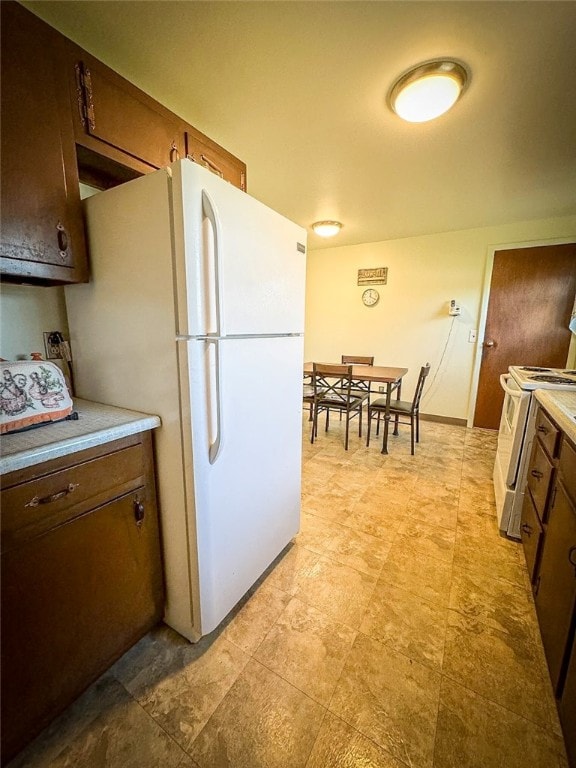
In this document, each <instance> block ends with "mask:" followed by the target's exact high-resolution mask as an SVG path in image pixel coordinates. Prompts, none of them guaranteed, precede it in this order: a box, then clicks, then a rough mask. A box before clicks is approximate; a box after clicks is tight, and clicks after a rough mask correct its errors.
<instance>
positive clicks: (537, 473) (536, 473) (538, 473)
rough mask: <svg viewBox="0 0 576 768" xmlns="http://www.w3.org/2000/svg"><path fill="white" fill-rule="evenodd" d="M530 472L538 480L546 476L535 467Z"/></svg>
mask: <svg viewBox="0 0 576 768" xmlns="http://www.w3.org/2000/svg"><path fill="white" fill-rule="evenodd" d="M530 474H531V475H532V477H535V478H536V480H541V479H542V478H543V477H544V475H543V474H542V472H539V471H538V470H537V469H533V470H532V471H531V472H530Z"/></svg>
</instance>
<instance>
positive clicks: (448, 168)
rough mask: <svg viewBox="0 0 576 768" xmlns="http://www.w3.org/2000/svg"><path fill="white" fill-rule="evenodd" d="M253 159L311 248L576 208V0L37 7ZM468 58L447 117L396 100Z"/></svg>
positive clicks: (163, 0)
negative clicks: (403, 109)
mask: <svg viewBox="0 0 576 768" xmlns="http://www.w3.org/2000/svg"><path fill="white" fill-rule="evenodd" d="M24 4H25V5H26V6H27V7H29V8H30V9H32V10H33V11H34V12H35V13H37V14H38V15H39V16H41V17H42V18H44V19H45V20H46V21H48V22H49V23H51V24H52V25H53V26H55V27H57V28H58V29H60V30H61V31H62V32H63V33H64V34H66V35H67V36H68V37H70V38H72V39H73V40H75V41H76V42H78V43H79V44H80V45H81V46H83V47H84V48H85V49H87V50H89V51H90V52H92V53H93V54H95V55H96V56H97V57H98V58H100V59H101V60H103V61H104V62H106V63H107V64H109V65H110V66H111V67H113V68H114V69H116V70H117V71H118V72H120V73H121V74H123V75H124V76H125V77H127V78H128V79H129V80H131V81H132V82H134V83H136V84H137V85H138V86H139V87H141V88H142V89H143V90H145V91H146V92H148V93H149V94H151V95H152V96H154V97H155V98H156V99H158V100H159V101H161V102H162V103H164V104H165V105H166V106H168V107H169V108H170V109H172V110H173V111H174V112H176V113H178V114H180V115H181V116H182V117H183V118H185V119H186V120H188V121H189V122H190V123H192V124H193V125H195V126H196V127H197V128H198V129H199V130H201V131H203V132H204V133H206V134H208V135H209V136H210V137H211V138H213V139H214V140H215V141H217V142H218V143H220V144H222V145H223V146H224V147H226V148H227V149H229V150H230V151H231V152H233V153H234V154H235V155H237V156H238V157H240V158H242V159H243V160H244V161H245V162H246V164H247V166H248V188H249V191H250V193H251V194H252V195H254V196H255V197H257V198H259V199H260V200H262V201H263V202H265V203H267V204H268V205H270V206H271V207H273V208H276V209H277V210H278V211H280V212H281V213H283V214H284V215H286V216H288V217H289V218H291V219H293V220H294V221H296V222H298V223H299V224H301V225H302V226H305V227H308V228H309V227H310V225H311V223H312V222H313V221H316V220H318V219H338V220H340V221H342V222H343V223H344V229H343V230H342V232H341V233H340V235H339V236H338V237H337V238H335V239H331V240H322V239H321V238H318V237H317V236H315V235H313V234H311V235H310V238H309V245H310V246H311V247H326V246H334V245H350V244H355V243H365V242H374V241H379V240H387V239H392V238H400V237H407V236H411V235H420V234H429V233H434V232H443V231H449V230H456V229H468V228H472V227H483V226H489V225H497V224H502V223H506V222H513V221H523V220H528V219H536V218H546V217H552V216H562V215H568V214H574V213H576V42H575V41H576V2H524V0H512V1H511V2H473V1H472V0H461V1H459V2H407V1H406V0H400V1H398V2H378V1H372V2H363V1H361V0H359V1H357V2H332V1H328V2H274V1H270V2H242V1H236V2H214V1H212V2H190V1H188V0H179V1H177V2H172V1H171V0H146V1H145V2H140V1H139V0H123V1H116V0H106V1H105V2H100V1H97V2H95V1H93V0H66V1H65V2H62V1H60V0H57V1H53V0H33V1H29V2H25V3H24ZM438 56H452V57H456V58H458V59H461V60H463V61H465V62H466V63H467V64H468V65H469V67H470V69H471V70H472V82H471V85H470V87H469V89H468V91H467V92H466V93H465V95H464V97H463V98H462V100H461V101H460V102H459V103H458V104H457V105H456V107H455V108H454V109H453V110H452V111H451V112H449V113H448V114H446V115H444V116H443V117H441V118H439V119H438V120H435V121H432V122H430V123H423V124H419V125H418V124H409V123H404V122H402V121H401V120H400V119H399V118H398V117H396V116H395V115H394V114H393V113H392V112H390V110H389V109H388V108H387V106H386V103H385V99H386V93H387V91H388V89H389V87H390V85H391V84H392V82H393V80H394V79H395V77H396V76H397V75H399V74H401V73H402V72H403V71H404V70H406V69H408V68H409V67H410V66H412V65H414V64H417V63H418V62H421V61H424V60H426V59H431V58H435V57H438Z"/></svg>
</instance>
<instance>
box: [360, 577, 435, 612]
mask: <svg viewBox="0 0 576 768" xmlns="http://www.w3.org/2000/svg"><path fill="white" fill-rule="evenodd" d="M381 578H382V577H380V578H379V579H378V581H377V582H376V587H375V590H376V589H377V588H378V585H379V582H380V579H381ZM383 586H390V587H392V589H398V590H400V591H401V592H406V594H407V595H410V596H411V597H416V598H418V600H421V601H422V602H423V603H426V604H427V605H431V606H434V608H442V609H443V610H446V611H447V610H448V609H449V606H448V604H446V605H443V604H441V603H439V602H438V601H436V600H431V599H430V598H429V597H424V596H423V595H420V594H418V593H417V592H412V591H411V590H409V589H406V587H405V586H402V587H398V586H396V584H392V583H391V582H387V583H385V584H384V585H383ZM371 601H372V598H371Z"/></svg>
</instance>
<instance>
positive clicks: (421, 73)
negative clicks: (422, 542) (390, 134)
mask: <svg viewBox="0 0 576 768" xmlns="http://www.w3.org/2000/svg"><path fill="white" fill-rule="evenodd" d="M469 80H470V76H469V73H468V70H467V69H466V67H464V66H463V65H462V64H460V63H459V62H457V61H453V60H451V59H434V60H433V61H426V62H424V63H422V64H418V66H416V67H412V69H410V70H408V72H405V73H404V74H403V75H402V76H401V77H399V78H398V80H396V82H395V83H394V85H393V86H392V88H391V89H390V92H389V94H388V103H389V105H390V107H391V109H392V110H393V111H394V112H396V114H397V115H398V117H401V118H402V119H403V120H407V121H408V122H409V123H425V122H426V121H427V120H433V119H434V118H435V117H440V115H443V114H444V112H448V110H449V109H450V107H452V106H453V105H454V104H455V103H456V102H457V101H458V99H459V98H460V96H462V94H463V93H464V91H465V90H466V88H467V86H468V82H469Z"/></svg>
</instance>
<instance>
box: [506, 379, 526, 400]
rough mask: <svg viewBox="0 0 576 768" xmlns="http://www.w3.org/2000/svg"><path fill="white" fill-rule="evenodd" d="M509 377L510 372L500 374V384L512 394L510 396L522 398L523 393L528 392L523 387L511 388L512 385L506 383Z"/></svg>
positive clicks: (507, 392) (508, 393)
mask: <svg viewBox="0 0 576 768" xmlns="http://www.w3.org/2000/svg"><path fill="white" fill-rule="evenodd" d="M509 378H510V374H509V373H502V374H500V386H501V387H502V389H503V390H504V392H506V394H507V395H510V397H515V398H516V399H517V400H520V399H521V398H522V396H523V395H526V392H523V391H522V390H521V389H510V387H509V386H508V384H507V383H506V382H507V381H508V379H509Z"/></svg>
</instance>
